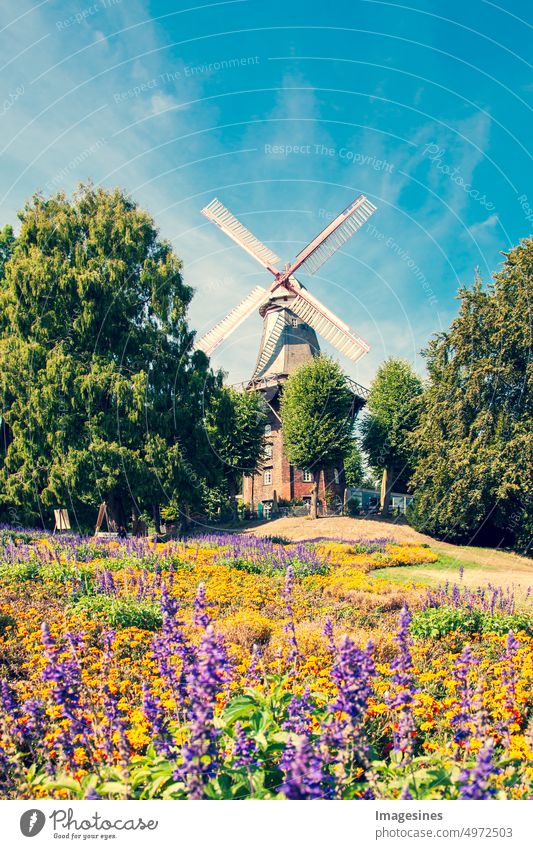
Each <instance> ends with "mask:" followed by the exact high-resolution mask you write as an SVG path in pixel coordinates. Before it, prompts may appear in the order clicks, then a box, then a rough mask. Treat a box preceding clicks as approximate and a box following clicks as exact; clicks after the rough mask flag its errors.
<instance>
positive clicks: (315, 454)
mask: <svg viewBox="0 0 533 849" xmlns="http://www.w3.org/2000/svg"><path fill="white" fill-rule="evenodd" d="M281 421H282V429H283V443H284V446H285V453H286V455H287V458H288V460H289V462H290V463H292V464H293V465H295V466H298V467H299V468H300V469H307V470H309V471H310V472H311V474H312V475H313V492H312V498H311V517H312V518H314V519H316V517H317V497H318V482H319V477H320V472H321V471H322V470H323V469H325V468H328V467H331V466H335V465H340V464H341V463H342V461H343V459H344V457H345V456H346V454H347V453H348V451H349V450H350V449H351V447H352V445H353V436H352V431H353V395H352V392H351V390H350V387H349V385H348V381H347V380H346V377H345V375H344V373H343V371H342V369H341V368H340V366H339V365H338V364H337V363H336V362H334V361H333V360H330V359H329V358H328V357H326V356H324V355H320V356H318V357H315V358H314V359H312V360H311V361H310V362H309V363H305V364H304V365H303V366H301V367H300V368H299V369H298V370H297V371H296V372H294V374H291V375H290V377H289V378H288V380H287V383H286V384H285V386H284V389H283V395H282V397H281Z"/></svg>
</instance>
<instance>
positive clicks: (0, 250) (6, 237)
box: [0, 224, 15, 281]
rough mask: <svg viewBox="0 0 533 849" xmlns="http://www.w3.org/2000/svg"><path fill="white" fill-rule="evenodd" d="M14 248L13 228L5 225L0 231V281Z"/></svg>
mask: <svg viewBox="0 0 533 849" xmlns="http://www.w3.org/2000/svg"><path fill="white" fill-rule="evenodd" d="M14 247H15V234H14V233H13V228H12V227H11V226H10V225H9V224H6V226H5V227H2V229H1V230H0V281H2V278H3V276H4V268H5V264H6V262H7V261H8V259H9V257H10V256H11V254H12V253H13V250H14Z"/></svg>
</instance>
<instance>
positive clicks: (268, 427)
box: [265, 424, 272, 436]
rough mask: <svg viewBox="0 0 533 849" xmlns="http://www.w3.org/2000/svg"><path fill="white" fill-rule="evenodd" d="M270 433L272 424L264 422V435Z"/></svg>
mask: <svg viewBox="0 0 533 849" xmlns="http://www.w3.org/2000/svg"><path fill="white" fill-rule="evenodd" d="M271 433H272V425H270V424H266V425H265V436H270V434H271Z"/></svg>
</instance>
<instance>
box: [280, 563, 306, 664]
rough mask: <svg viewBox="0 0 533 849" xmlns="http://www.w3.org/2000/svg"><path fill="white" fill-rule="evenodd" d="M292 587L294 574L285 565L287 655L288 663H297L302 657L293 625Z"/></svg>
mask: <svg viewBox="0 0 533 849" xmlns="http://www.w3.org/2000/svg"><path fill="white" fill-rule="evenodd" d="M293 588H294V576H293V571H292V566H290V565H289V566H287V573H286V576H285V585H284V587H283V590H282V593H281V595H282V598H283V600H284V602H285V613H286V616H287V622H286V623H285V626H284V629H283V630H284V631H285V633H286V634H287V636H288V638H289V644H290V647H291V648H290V651H289V655H288V660H289V663H294V664H297V662H298V661H299V660H300V658H301V657H302V655H301V652H300V649H299V648H298V641H297V640H296V628H295V626H294V608H293V606H292V593H293Z"/></svg>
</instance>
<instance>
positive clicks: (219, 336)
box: [194, 286, 268, 355]
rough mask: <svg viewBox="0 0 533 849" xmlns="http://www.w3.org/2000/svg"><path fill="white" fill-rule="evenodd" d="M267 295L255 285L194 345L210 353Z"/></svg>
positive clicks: (266, 292)
mask: <svg viewBox="0 0 533 849" xmlns="http://www.w3.org/2000/svg"><path fill="white" fill-rule="evenodd" d="M267 296H268V291H267V289H263V288H262V286H256V287H255V289H252V291H251V292H250V294H249V295H247V297H246V298H244V300H243V301H241V302H240V304H238V305H237V306H236V307H235V309H233V310H232V311H231V312H230V313H228V315H227V316H226V318H223V319H222V321H219V323H218V324H215V326H214V327H213V328H212V329H211V330H209V332H208V333H206V334H205V336H202V338H201V339H199V340H198V341H197V342H196V343H195V346H194V347H195V348H198V349H199V350H200V351H203V352H204V353H205V354H208V355H209V354H211V353H212V351H214V350H215V348H216V347H217V345H220V343H221V342H222V341H223V340H224V339H227V338H228V336H229V335H230V333H233V331H234V330H236V329H237V327H239V325H240V324H242V322H243V321H246V319H247V318H248V316H250V315H251V314H252V313H253V312H255V310H256V309H257V308H258V307H259V306H260V305H261V304H262V303H263V301H264V300H266V298H267Z"/></svg>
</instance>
